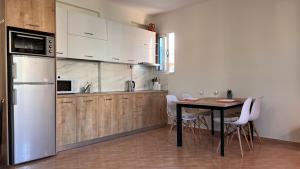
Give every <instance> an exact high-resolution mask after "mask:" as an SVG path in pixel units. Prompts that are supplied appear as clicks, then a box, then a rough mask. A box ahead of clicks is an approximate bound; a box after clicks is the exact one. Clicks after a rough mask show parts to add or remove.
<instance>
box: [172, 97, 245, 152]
mask: <svg viewBox="0 0 300 169" xmlns="http://www.w3.org/2000/svg"><path fill="white" fill-rule="evenodd" d="M233 100H234V101H233ZM233 100H231V101H229V100H226V99H225V100H224V99H222V98H200V99H192V100H190V99H187V100H180V101H177V102H175V103H176V109H177V147H182V108H195V109H208V110H211V132H212V135H214V110H218V111H220V140H221V149H220V155H221V156H224V155H225V154H224V112H225V110H228V109H233V108H237V107H242V106H243V104H244V101H245V99H243V98H237V99H233Z"/></svg>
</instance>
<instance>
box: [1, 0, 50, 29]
mask: <svg viewBox="0 0 300 169" xmlns="http://www.w3.org/2000/svg"><path fill="white" fill-rule="evenodd" d="M6 9H7V10H6V11H7V25H8V26H13V27H17V28H24V29H30V30H36V31H42V32H49V33H55V0H6Z"/></svg>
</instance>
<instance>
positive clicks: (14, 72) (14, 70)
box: [12, 63, 17, 79]
mask: <svg viewBox="0 0 300 169" xmlns="http://www.w3.org/2000/svg"><path fill="white" fill-rule="evenodd" d="M12 78H13V79H16V78H17V64H16V63H13V64H12Z"/></svg>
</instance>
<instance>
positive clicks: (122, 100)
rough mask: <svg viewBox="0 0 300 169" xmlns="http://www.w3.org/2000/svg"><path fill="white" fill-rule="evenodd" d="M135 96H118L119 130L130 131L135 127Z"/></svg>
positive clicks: (120, 131)
mask: <svg viewBox="0 0 300 169" xmlns="http://www.w3.org/2000/svg"><path fill="white" fill-rule="evenodd" d="M132 111H133V97H132V95H131V94H126V95H119V96H118V126H119V129H118V132H119V133H123V132H128V131H131V130H132V129H133V112H132Z"/></svg>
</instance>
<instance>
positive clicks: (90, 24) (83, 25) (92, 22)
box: [68, 10, 107, 40]
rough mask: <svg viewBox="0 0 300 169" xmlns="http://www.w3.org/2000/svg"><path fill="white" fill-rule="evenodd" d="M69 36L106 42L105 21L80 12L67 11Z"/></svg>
mask: <svg viewBox="0 0 300 169" xmlns="http://www.w3.org/2000/svg"><path fill="white" fill-rule="evenodd" d="M68 31H69V34H74V35H79V36H84V37H89V38H94V39H102V40H107V26H106V20H105V19H102V18H99V17H96V16H91V15H88V14H85V13H82V12H77V11H72V10H69V13H68Z"/></svg>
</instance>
